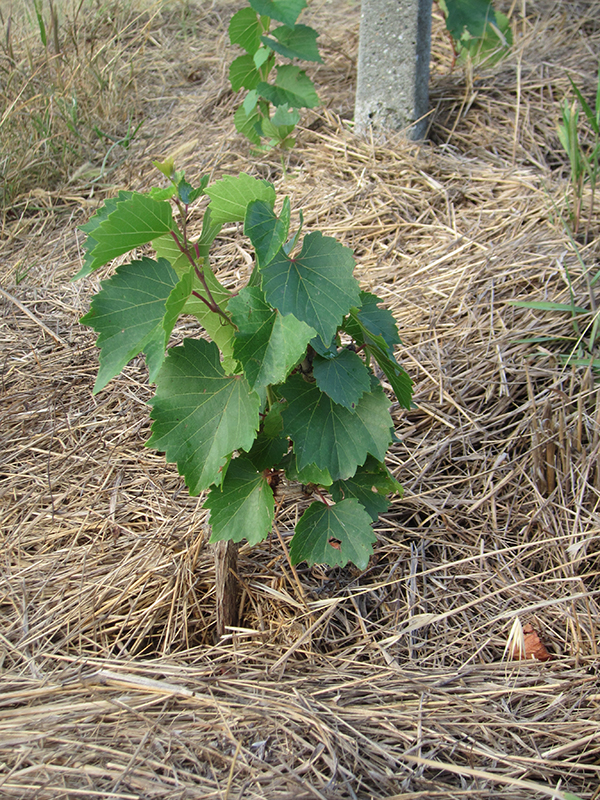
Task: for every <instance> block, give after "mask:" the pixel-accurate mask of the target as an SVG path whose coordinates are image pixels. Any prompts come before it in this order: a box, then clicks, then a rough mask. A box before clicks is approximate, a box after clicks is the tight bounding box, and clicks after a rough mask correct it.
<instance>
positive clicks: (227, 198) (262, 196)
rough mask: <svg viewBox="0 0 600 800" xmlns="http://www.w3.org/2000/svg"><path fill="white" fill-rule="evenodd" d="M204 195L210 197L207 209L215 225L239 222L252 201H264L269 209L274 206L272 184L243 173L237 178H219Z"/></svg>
mask: <svg viewBox="0 0 600 800" xmlns="http://www.w3.org/2000/svg"><path fill="white" fill-rule="evenodd" d="M206 194H207V195H208V196H209V197H210V206H209V208H210V210H211V215H212V221H213V222H214V223H216V224H222V223H225V222H241V221H242V220H243V219H244V218H245V217H246V209H247V208H248V203H250V202H251V201H252V200H264V201H265V203H269V205H270V206H271V208H272V207H273V206H274V205H275V189H274V188H273V184H272V183H269V182H268V181H265V180H261V179H260V178H253V177H252V175H246V174H245V173H243V172H242V173H241V174H240V175H238V177H237V178H234V177H233V176H231V175H227V176H225V177H224V178H221V180H219V181H216V182H215V183H213V184H212V186H211V187H210V188H209V189H207V190H206Z"/></svg>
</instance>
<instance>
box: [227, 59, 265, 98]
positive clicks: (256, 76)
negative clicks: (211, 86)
mask: <svg viewBox="0 0 600 800" xmlns="http://www.w3.org/2000/svg"><path fill="white" fill-rule="evenodd" d="M261 80H262V77H261V74H260V72H259V71H258V70H257V69H256V65H255V63H254V58H253V57H252V56H250V55H245V56H238V57H237V58H236V59H235V60H234V61H232V62H231V66H230V67H229V81H230V83H231V88H232V89H233V91H234V92H237V91H239V90H240V89H241V88H242V86H243V87H244V89H256V88H257V86H258V84H259V83H260V82H261Z"/></svg>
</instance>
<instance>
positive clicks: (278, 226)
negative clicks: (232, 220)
mask: <svg viewBox="0 0 600 800" xmlns="http://www.w3.org/2000/svg"><path fill="white" fill-rule="evenodd" d="M289 229H290V198H289V197H286V198H285V199H284V201H283V208H282V209H281V216H280V217H278V216H277V215H276V214H275V212H274V211H273V208H272V207H271V206H270V205H269V203H265V201H264V200H253V201H252V202H251V203H249V204H248V208H247V209H246V219H245V220H244V233H245V234H246V236H247V237H248V238H249V239H250V241H251V242H252V246H253V247H254V251H255V253H256V257H257V259H258V263H259V266H265V265H266V264H268V263H269V262H270V261H271V260H272V259H273V257H274V256H275V254H276V253H277V251H278V250H280V249H281V247H282V246H283V244H284V243H285V240H286V239H287V235H288V231H289Z"/></svg>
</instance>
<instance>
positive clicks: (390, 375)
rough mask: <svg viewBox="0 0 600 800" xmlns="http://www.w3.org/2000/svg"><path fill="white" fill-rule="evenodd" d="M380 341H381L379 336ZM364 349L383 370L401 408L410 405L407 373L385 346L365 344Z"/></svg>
mask: <svg viewBox="0 0 600 800" xmlns="http://www.w3.org/2000/svg"><path fill="white" fill-rule="evenodd" d="M379 339H380V341H381V342H383V340H382V339H381V337H379ZM365 351H366V352H367V353H368V354H369V355H370V356H372V357H373V358H374V359H375V361H377V363H378V364H379V366H380V367H381V369H382V370H383V371H384V372H385V376H386V378H387V379H388V381H389V383H390V386H391V387H392V389H393V390H394V394H395V395H396V398H397V400H398V402H399V403H400V405H401V406H402V407H403V408H411V407H412V381H411V379H410V377H409V376H408V374H407V373H406V372H405V371H404V370H403V369H402V367H401V366H400V365H399V364H398V362H397V361H396V359H395V358H394V355H393V353H391V352H390V351H389V350H388V349H387V347H378V346H376V345H375V344H374V345H367V346H366V348H365Z"/></svg>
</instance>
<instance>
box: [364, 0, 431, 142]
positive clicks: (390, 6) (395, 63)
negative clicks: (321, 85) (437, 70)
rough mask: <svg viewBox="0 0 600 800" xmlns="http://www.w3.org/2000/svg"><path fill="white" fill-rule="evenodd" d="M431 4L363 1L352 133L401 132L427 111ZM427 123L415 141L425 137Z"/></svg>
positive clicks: (414, 132)
mask: <svg viewBox="0 0 600 800" xmlns="http://www.w3.org/2000/svg"><path fill="white" fill-rule="evenodd" d="M431 5H432V0H362V10H361V18H360V42H359V46H358V81H357V86H356V105H355V109H354V129H355V131H356V133H358V134H364V133H366V132H367V131H368V130H369V129H370V128H372V129H373V130H374V131H375V130H382V129H386V128H387V129H392V130H401V129H403V128H406V127H408V126H409V125H411V124H412V123H414V122H416V120H418V119H419V118H420V117H422V116H423V115H424V114H426V113H427V111H428V102H429V56H430V51H431ZM426 129H427V120H422V121H421V122H420V123H417V124H416V125H414V126H413V127H412V128H411V129H410V132H409V135H410V136H411V138H414V139H419V138H422V137H423V136H424V135H425V131H426Z"/></svg>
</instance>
